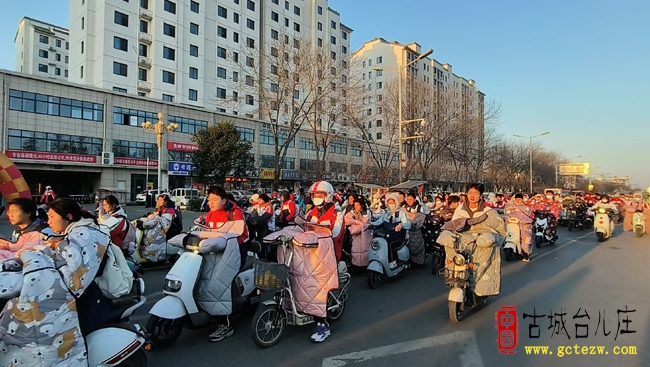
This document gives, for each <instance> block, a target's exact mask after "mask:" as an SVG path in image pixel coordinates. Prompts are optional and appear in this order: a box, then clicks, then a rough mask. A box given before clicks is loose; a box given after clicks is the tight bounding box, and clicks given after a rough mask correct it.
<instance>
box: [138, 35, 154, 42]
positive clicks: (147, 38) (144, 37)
mask: <svg viewBox="0 0 650 367" xmlns="http://www.w3.org/2000/svg"><path fill="white" fill-rule="evenodd" d="M138 40H139V41H140V42H142V43H146V44H148V45H150V44H151V42H152V41H153V37H152V36H151V35H150V34H149V33H144V32H140V36H139V37H138Z"/></svg>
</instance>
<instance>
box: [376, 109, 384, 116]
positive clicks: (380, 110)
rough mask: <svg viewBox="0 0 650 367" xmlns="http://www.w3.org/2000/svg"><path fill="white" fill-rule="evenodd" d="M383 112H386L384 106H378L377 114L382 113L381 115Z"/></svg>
mask: <svg viewBox="0 0 650 367" xmlns="http://www.w3.org/2000/svg"><path fill="white" fill-rule="evenodd" d="M382 112H384V111H383V110H382V108H381V107H377V114H380V115H381V114H382Z"/></svg>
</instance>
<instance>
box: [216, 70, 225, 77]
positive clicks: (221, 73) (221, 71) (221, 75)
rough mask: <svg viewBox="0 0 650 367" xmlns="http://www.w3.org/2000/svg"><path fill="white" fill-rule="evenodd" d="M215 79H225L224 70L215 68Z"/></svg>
mask: <svg viewBox="0 0 650 367" xmlns="http://www.w3.org/2000/svg"><path fill="white" fill-rule="evenodd" d="M217 78H221V79H226V69H224V68H217Z"/></svg>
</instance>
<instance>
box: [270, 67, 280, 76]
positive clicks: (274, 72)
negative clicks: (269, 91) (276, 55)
mask: <svg viewBox="0 0 650 367" xmlns="http://www.w3.org/2000/svg"><path fill="white" fill-rule="evenodd" d="M271 74H273V75H278V67H277V66H275V65H271Z"/></svg>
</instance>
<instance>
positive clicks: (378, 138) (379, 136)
mask: <svg viewBox="0 0 650 367" xmlns="http://www.w3.org/2000/svg"><path fill="white" fill-rule="evenodd" d="M377 140H381V133H380V132H379V133H377Z"/></svg>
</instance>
